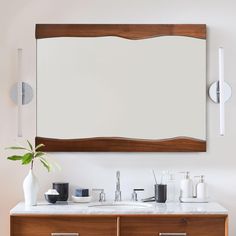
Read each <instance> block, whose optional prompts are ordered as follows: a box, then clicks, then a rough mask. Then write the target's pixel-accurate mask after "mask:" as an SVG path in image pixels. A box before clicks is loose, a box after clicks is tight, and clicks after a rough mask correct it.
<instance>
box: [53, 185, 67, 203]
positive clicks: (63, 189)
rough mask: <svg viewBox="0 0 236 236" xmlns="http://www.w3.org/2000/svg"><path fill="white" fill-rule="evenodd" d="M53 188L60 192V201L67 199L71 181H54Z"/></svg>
mask: <svg viewBox="0 0 236 236" xmlns="http://www.w3.org/2000/svg"><path fill="white" fill-rule="evenodd" d="M52 188H53V189H56V190H57V192H58V193H59V196H58V199H57V200H58V201H67V200H68V193H69V183H53V184H52Z"/></svg>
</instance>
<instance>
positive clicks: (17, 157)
mask: <svg viewBox="0 0 236 236" xmlns="http://www.w3.org/2000/svg"><path fill="white" fill-rule="evenodd" d="M22 157H23V156H16V155H14V156H10V157H8V158H7V159H8V160H11V161H19V160H21V159H22Z"/></svg>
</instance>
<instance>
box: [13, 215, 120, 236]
mask: <svg viewBox="0 0 236 236" xmlns="http://www.w3.org/2000/svg"><path fill="white" fill-rule="evenodd" d="M116 224H117V223H116V217H70V216H69V217H68V216H65V217H63V216H60V217H56V216H48V217H22V216H21V217H20V216H19V217H18V216H15V217H14V216H13V217H12V218H11V236H116V233H117V231H116Z"/></svg>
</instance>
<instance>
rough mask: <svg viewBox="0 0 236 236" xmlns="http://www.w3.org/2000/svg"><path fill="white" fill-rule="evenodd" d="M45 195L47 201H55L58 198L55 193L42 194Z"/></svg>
mask: <svg viewBox="0 0 236 236" xmlns="http://www.w3.org/2000/svg"><path fill="white" fill-rule="evenodd" d="M44 196H45V199H46V200H47V201H48V202H49V203H53V204H54V203H56V202H57V200H58V198H59V195H56V194H44Z"/></svg>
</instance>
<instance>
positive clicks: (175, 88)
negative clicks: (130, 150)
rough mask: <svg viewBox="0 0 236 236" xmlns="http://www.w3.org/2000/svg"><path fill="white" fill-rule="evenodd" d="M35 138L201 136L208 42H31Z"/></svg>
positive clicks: (105, 39)
mask: <svg viewBox="0 0 236 236" xmlns="http://www.w3.org/2000/svg"><path fill="white" fill-rule="evenodd" d="M37 136H39V137H47V138H59V139H60V138H62V139H79V138H90V137H126V138H137V139H166V138H173V137H178V136H185V137H191V138H196V139H200V140H206V40H203V39H197V38H192V37H183V36H163V37H154V38H149V39H140V40H130V39H124V38H119V37H113V36H109V37H71V38H66V37H62V38H46V39H39V40H37Z"/></svg>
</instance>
